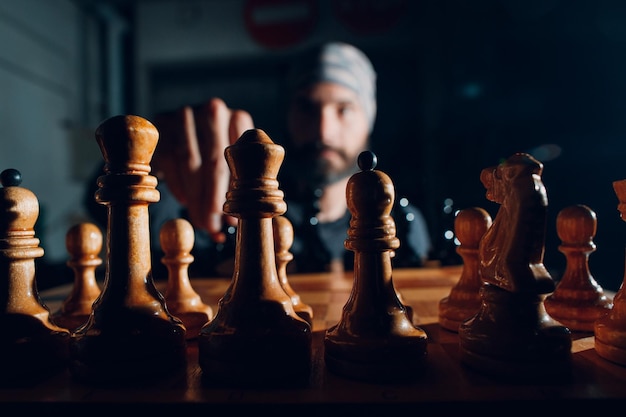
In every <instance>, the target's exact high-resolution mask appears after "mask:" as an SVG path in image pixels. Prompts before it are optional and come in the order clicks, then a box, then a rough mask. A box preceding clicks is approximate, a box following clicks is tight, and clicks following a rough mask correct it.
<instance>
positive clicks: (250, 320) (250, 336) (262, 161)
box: [198, 129, 313, 387]
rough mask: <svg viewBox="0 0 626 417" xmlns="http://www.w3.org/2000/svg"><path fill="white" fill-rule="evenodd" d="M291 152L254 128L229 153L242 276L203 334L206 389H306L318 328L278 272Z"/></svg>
mask: <svg viewBox="0 0 626 417" xmlns="http://www.w3.org/2000/svg"><path fill="white" fill-rule="evenodd" d="M284 155H285V150H284V148H283V147H282V146H280V145H277V144H275V143H274V142H273V141H272V140H271V139H270V138H269V136H267V134H265V132H263V131H262V130H260V129H251V130H248V131H246V132H244V133H243V135H241V136H240V137H239V139H238V140H237V141H236V142H235V143H234V144H233V145H231V146H229V147H227V148H226V150H225V156H226V161H227V162H228V167H229V168H230V171H231V178H232V180H231V188H230V190H229V191H228V193H227V194H226V202H225V203H224V212H225V213H227V214H229V215H231V216H235V217H237V218H238V227H237V245H236V248H235V267H234V268H235V269H234V272H233V278H232V282H231V285H230V287H229V288H228V290H227V291H226V293H225V294H224V296H223V297H222V298H221V300H220V301H219V303H218V309H217V312H216V314H215V317H214V318H213V320H211V321H210V322H208V323H207V324H206V325H205V326H204V327H203V328H202V329H201V330H200V334H199V335H198V363H199V365H200V368H201V370H202V378H203V382H205V383H206V384H208V385H214V384H217V385H220V386H239V387H242V386H248V387H249V386H252V387H259V386H261V387H267V386H288V387H294V386H299V385H306V384H308V382H309V378H310V372H311V365H312V363H311V362H312V337H313V336H312V331H311V326H310V325H309V323H307V322H306V321H305V320H303V319H302V318H300V317H299V316H298V315H297V314H296V312H295V310H294V307H293V303H292V301H291V299H290V298H289V296H288V295H287V293H286V292H285V290H284V289H283V287H282V286H281V284H280V281H279V277H278V273H277V271H276V257H275V252H274V234H273V226H272V219H273V218H274V217H276V216H280V215H282V214H284V213H285V211H286V209H287V205H286V203H285V201H284V199H283V196H284V195H283V192H282V191H281V190H280V189H279V188H278V181H277V180H276V177H277V174H278V171H279V169H280V166H281V164H282V161H283V158H284Z"/></svg>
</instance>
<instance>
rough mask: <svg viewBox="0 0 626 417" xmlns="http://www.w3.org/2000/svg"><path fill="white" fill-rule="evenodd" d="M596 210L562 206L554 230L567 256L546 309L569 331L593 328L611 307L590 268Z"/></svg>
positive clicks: (609, 299) (593, 245)
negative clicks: (563, 268)
mask: <svg viewBox="0 0 626 417" xmlns="http://www.w3.org/2000/svg"><path fill="white" fill-rule="evenodd" d="M596 228H597V218H596V213H595V212H594V211H593V210H591V209H590V208H589V207H587V206H585V205H582V204H579V205H574V206H569V207H566V208H564V209H563V210H561V211H560V212H559V214H558V216H557V218H556V230H557V234H558V235H559V238H560V239H561V245H560V246H559V251H561V252H562V253H563V254H564V255H565V258H566V261H567V263H566V265H565V272H564V274H563V276H562V277H561V280H560V281H559V283H558V284H557V286H556V289H555V290H554V292H553V293H552V294H550V295H548V296H547V297H546V299H545V301H544V304H545V306H546V311H547V312H548V314H549V315H550V316H551V317H552V318H553V319H555V320H557V321H559V322H560V323H561V324H563V325H564V326H567V328H569V329H570V330H571V331H578V332H593V327H594V322H595V321H596V320H597V319H599V318H600V317H602V316H604V315H605V314H607V313H608V312H609V310H610V309H611V308H612V307H613V299H612V297H608V296H607V295H606V294H605V293H604V290H603V289H602V287H601V286H600V285H599V284H598V283H597V282H596V280H595V279H594V277H593V275H592V274H591V271H590V270H589V254H590V253H592V252H593V251H595V250H596V245H595V243H594V242H593V238H594V236H595V235H596Z"/></svg>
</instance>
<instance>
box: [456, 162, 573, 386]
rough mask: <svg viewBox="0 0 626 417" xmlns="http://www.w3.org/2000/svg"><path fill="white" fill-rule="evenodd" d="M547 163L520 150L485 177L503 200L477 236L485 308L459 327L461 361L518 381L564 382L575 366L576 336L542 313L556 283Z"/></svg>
mask: <svg viewBox="0 0 626 417" xmlns="http://www.w3.org/2000/svg"><path fill="white" fill-rule="evenodd" d="M542 171H543V164H542V163H541V162H539V161H537V160H536V159H535V158H533V157H532V156H531V155H528V154H525V153H516V154H514V155H512V156H511V157H509V158H508V159H506V160H505V161H504V162H502V163H501V164H499V165H498V166H496V167H490V168H485V169H484V170H483V171H482V172H481V176H480V179H481V181H482V183H483V185H484V186H485V188H486V189H487V192H486V196H487V198H488V199H489V200H491V201H494V202H496V203H498V204H500V208H499V209H498V212H497V214H496V217H495V219H494V221H493V224H492V225H491V227H490V228H489V229H488V230H487V232H486V233H485V234H484V236H483V237H482V238H481V240H480V244H479V259H480V270H479V271H480V276H481V278H482V280H483V285H482V287H481V289H480V297H481V305H480V309H479V311H478V312H477V313H476V315H474V316H473V317H471V318H469V319H468V320H466V321H464V322H463V323H461V325H460V326H459V330H458V333H459V347H460V350H459V352H460V358H461V361H462V362H463V363H464V364H466V365H467V366H469V367H471V368H474V369H475V370H477V371H480V372H483V373H487V374H492V375H497V376H500V377H504V378H514V379H534V378H540V379H548V378H555V379H559V378H562V377H565V376H567V375H568V374H569V373H570V370H571V347H572V340H571V333H570V331H569V329H568V328H567V327H565V326H563V325H561V324H560V323H558V322H557V321H555V320H554V319H553V318H552V317H550V316H549V315H548V314H547V312H546V311H545V306H544V299H545V297H546V295H547V294H549V293H552V292H553V291H554V288H555V284H554V281H553V280H552V277H551V276H550V274H549V273H548V271H547V270H546V268H545V265H544V264H543V252H544V249H545V246H544V245H545V223H546V210H547V206H548V196H547V192H546V189H545V187H544V185H543V182H542V180H541V174H542Z"/></svg>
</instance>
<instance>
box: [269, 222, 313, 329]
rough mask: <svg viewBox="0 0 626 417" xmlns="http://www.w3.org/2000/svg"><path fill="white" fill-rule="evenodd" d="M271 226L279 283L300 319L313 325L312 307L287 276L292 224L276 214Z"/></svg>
mask: <svg viewBox="0 0 626 417" xmlns="http://www.w3.org/2000/svg"><path fill="white" fill-rule="evenodd" d="M272 226H273V228H274V248H275V253H276V272H277V273H278V279H279V280H280V285H282V287H283V289H284V290H285V292H286V293H287V295H288V296H289V298H291V302H292V303H293V309H294V311H295V312H296V314H297V315H298V316H300V318H302V320H304V321H306V322H307V323H309V325H311V326H313V308H312V307H311V306H310V305H308V304H306V303H304V302H303V301H302V299H301V298H300V295H298V293H297V292H296V291H295V290H294V289H293V288H292V287H291V284H290V283H289V279H288V277H287V265H288V264H289V262H290V261H291V260H292V259H293V254H292V253H291V252H289V249H290V248H291V245H292V244H293V226H292V224H291V222H290V221H289V219H287V218H286V217H284V216H276V217H274V218H273V222H272Z"/></svg>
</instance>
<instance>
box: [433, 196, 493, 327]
mask: <svg viewBox="0 0 626 417" xmlns="http://www.w3.org/2000/svg"><path fill="white" fill-rule="evenodd" d="M491 222H492V221H491V216H490V215H489V213H487V211H486V210H485V209H483V208H480V207H470V208H467V209H464V210H461V211H459V213H458V214H457V215H456V217H455V218H454V231H455V234H456V236H457V238H458V239H459V242H460V243H461V244H460V245H459V246H458V247H457V249H456V251H457V253H458V254H459V255H461V258H462V259H463V271H462V272H461V277H460V278H459V281H458V282H457V283H456V285H454V287H452V289H451V290H450V294H449V295H448V296H447V297H445V298H443V299H442V300H441V301H440V302H439V325H440V326H441V327H443V328H444V329H447V330H450V331H453V332H457V331H458V330H459V326H460V325H461V323H463V322H464V321H465V320H467V319H469V318H470V317H472V316H473V315H474V314H476V313H477V312H478V309H479V308H480V302H481V300H480V288H481V287H482V280H481V278H480V273H479V263H480V261H479V257H478V245H479V243H480V239H481V238H482V237H483V235H484V234H485V232H486V231H487V230H488V229H489V227H491Z"/></svg>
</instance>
